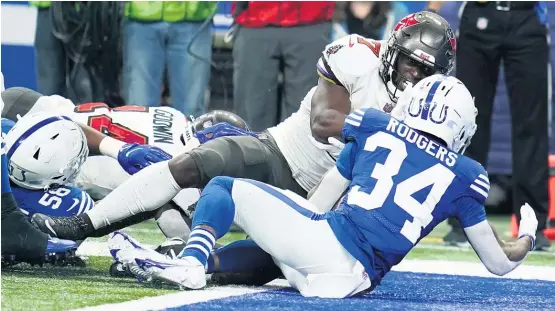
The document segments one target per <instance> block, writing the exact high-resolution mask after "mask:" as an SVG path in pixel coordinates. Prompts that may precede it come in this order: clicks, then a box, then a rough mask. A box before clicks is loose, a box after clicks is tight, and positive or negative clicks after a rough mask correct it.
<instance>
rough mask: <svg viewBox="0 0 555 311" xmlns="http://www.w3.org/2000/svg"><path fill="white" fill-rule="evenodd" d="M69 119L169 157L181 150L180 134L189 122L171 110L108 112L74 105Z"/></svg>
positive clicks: (102, 106) (99, 107)
mask: <svg viewBox="0 0 555 311" xmlns="http://www.w3.org/2000/svg"><path fill="white" fill-rule="evenodd" d="M71 118H72V119H73V120H74V121H76V122H80V123H84V124H87V125H88V126H90V127H92V128H94V129H96V130H98V131H101V132H103V133H104V134H106V135H109V136H111V137H114V138H116V139H118V140H121V141H124V142H126V143H137V144H143V145H144V144H150V145H153V146H156V147H159V148H162V149H163V150H165V151H166V152H168V153H170V154H172V155H174V154H176V153H177V152H179V151H180V150H181V149H182V148H183V143H182V142H181V134H182V133H183V132H184V131H185V128H186V126H187V124H188V122H189V121H188V120H187V119H186V117H185V115H183V114H182V113H181V112H179V111H178V110H176V109H174V108H171V107H143V106H122V107H118V108H114V109H110V108H109V107H108V106H107V105H106V104H104V103H88V104H82V105H78V106H76V107H75V110H74V113H73V114H72V117H71Z"/></svg>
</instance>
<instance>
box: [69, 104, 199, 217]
mask: <svg viewBox="0 0 555 311" xmlns="http://www.w3.org/2000/svg"><path fill="white" fill-rule="evenodd" d="M71 118H72V119H73V120H74V121H76V122H80V123H83V124H87V125H88V126H90V127H92V128H94V129H96V130H98V131H101V132H102V133H104V134H106V135H108V136H111V137H113V138H115V139H118V140H121V141H124V142H126V143H137V144H149V145H152V146H156V147H159V148H161V149H163V150H164V151H166V152H167V153H169V154H171V155H172V156H175V155H177V154H179V153H180V152H181V150H183V148H184V145H183V142H182V140H181V135H182V134H183V133H184V132H185V128H186V127H187V126H188V124H189V121H188V120H187V118H186V117H185V115H184V114H183V113H181V112H179V111H178V110H176V109H174V108H171V107H142V106H123V107H118V108H114V109H110V108H109V107H108V106H107V105H106V104H103V103H89V104H83V105H77V106H75V109H74V111H73V113H72V114H71ZM129 177H130V175H129V174H127V173H126V172H125V171H124V170H123V169H122V168H121V166H120V165H119V163H118V161H117V160H115V159H112V158H110V157H107V156H93V157H89V158H88V159H87V161H86V162H85V164H84V165H83V167H82V169H81V172H80V174H79V176H78V178H77V181H76V183H77V186H79V188H81V189H83V190H85V191H87V192H88V193H89V194H90V195H91V196H92V197H94V198H96V199H102V198H104V197H105V196H106V195H108V194H109V193H110V192H111V191H113V190H114V189H115V188H116V187H118V186H119V185H121V184H122V183H123V182H124V181H126V180H127V179H128V178H129ZM198 198H199V190H198V189H184V190H182V191H181V192H180V193H179V194H178V195H177V196H176V198H174V201H175V202H176V203H177V204H178V205H179V206H180V207H181V208H183V209H187V208H188V207H189V206H190V205H191V204H194V203H195V202H196V201H197V200H198Z"/></svg>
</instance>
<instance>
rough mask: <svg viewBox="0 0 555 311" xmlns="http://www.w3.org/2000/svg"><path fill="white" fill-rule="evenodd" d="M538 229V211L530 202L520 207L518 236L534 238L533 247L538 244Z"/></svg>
mask: <svg viewBox="0 0 555 311" xmlns="http://www.w3.org/2000/svg"><path fill="white" fill-rule="evenodd" d="M537 230H538V219H537V218H536V213H534V210H533V209H532V207H530V205H528V203H526V204H524V205H522V206H521V207H520V226H519V229H518V238H519V239H520V238H522V237H524V236H528V237H530V239H532V248H531V249H534V245H535V244H536V231H537Z"/></svg>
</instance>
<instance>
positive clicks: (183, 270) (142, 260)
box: [118, 249, 206, 289]
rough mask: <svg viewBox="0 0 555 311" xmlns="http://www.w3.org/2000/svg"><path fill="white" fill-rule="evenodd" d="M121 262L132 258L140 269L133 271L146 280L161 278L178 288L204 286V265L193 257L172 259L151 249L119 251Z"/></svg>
mask: <svg viewBox="0 0 555 311" xmlns="http://www.w3.org/2000/svg"><path fill="white" fill-rule="evenodd" d="M118 256H121V258H122V259H121V260H122V262H124V263H126V264H129V263H130V258H131V257H132V258H134V261H135V264H136V266H137V267H138V268H139V269H140V270H141V271H133V270H132V272H133V274H135V275H141V276H142V277H143V278H145V279H147V280H161V281H164V282H168V283H171V284H176V285H178V286H179V287H180V288H189V289H200V288H203V287H205V286H206V273H205V268H204V266H203V265H202V264H201V263H200V262H199V261H198V260H197V259H196V258H194V257H184V258H180V259H172V258H170V257H169V256H165V255H162V254H160V253H158V252H156V251H153V250H138V249H135V250H125V251H120V252H119V253H118ZM130 266H132V265H130Z"/></svg>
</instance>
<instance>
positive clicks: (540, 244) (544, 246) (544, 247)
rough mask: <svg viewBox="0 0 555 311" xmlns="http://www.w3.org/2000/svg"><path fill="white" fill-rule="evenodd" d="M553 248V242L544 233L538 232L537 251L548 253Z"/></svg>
mask: <svg viewBox="0 0 555 311" xmlns="http://www.w3.org/2000/svg"><path fill="white" fill-rule="evenodd" d="M550 247H551V241H549V240H548V239H547V237H546V236H545V235H544V234H543V232H542V231H538V232H536V247H535V248H534V250H536V251H548V250H549V248H550Z"/></svg>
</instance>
